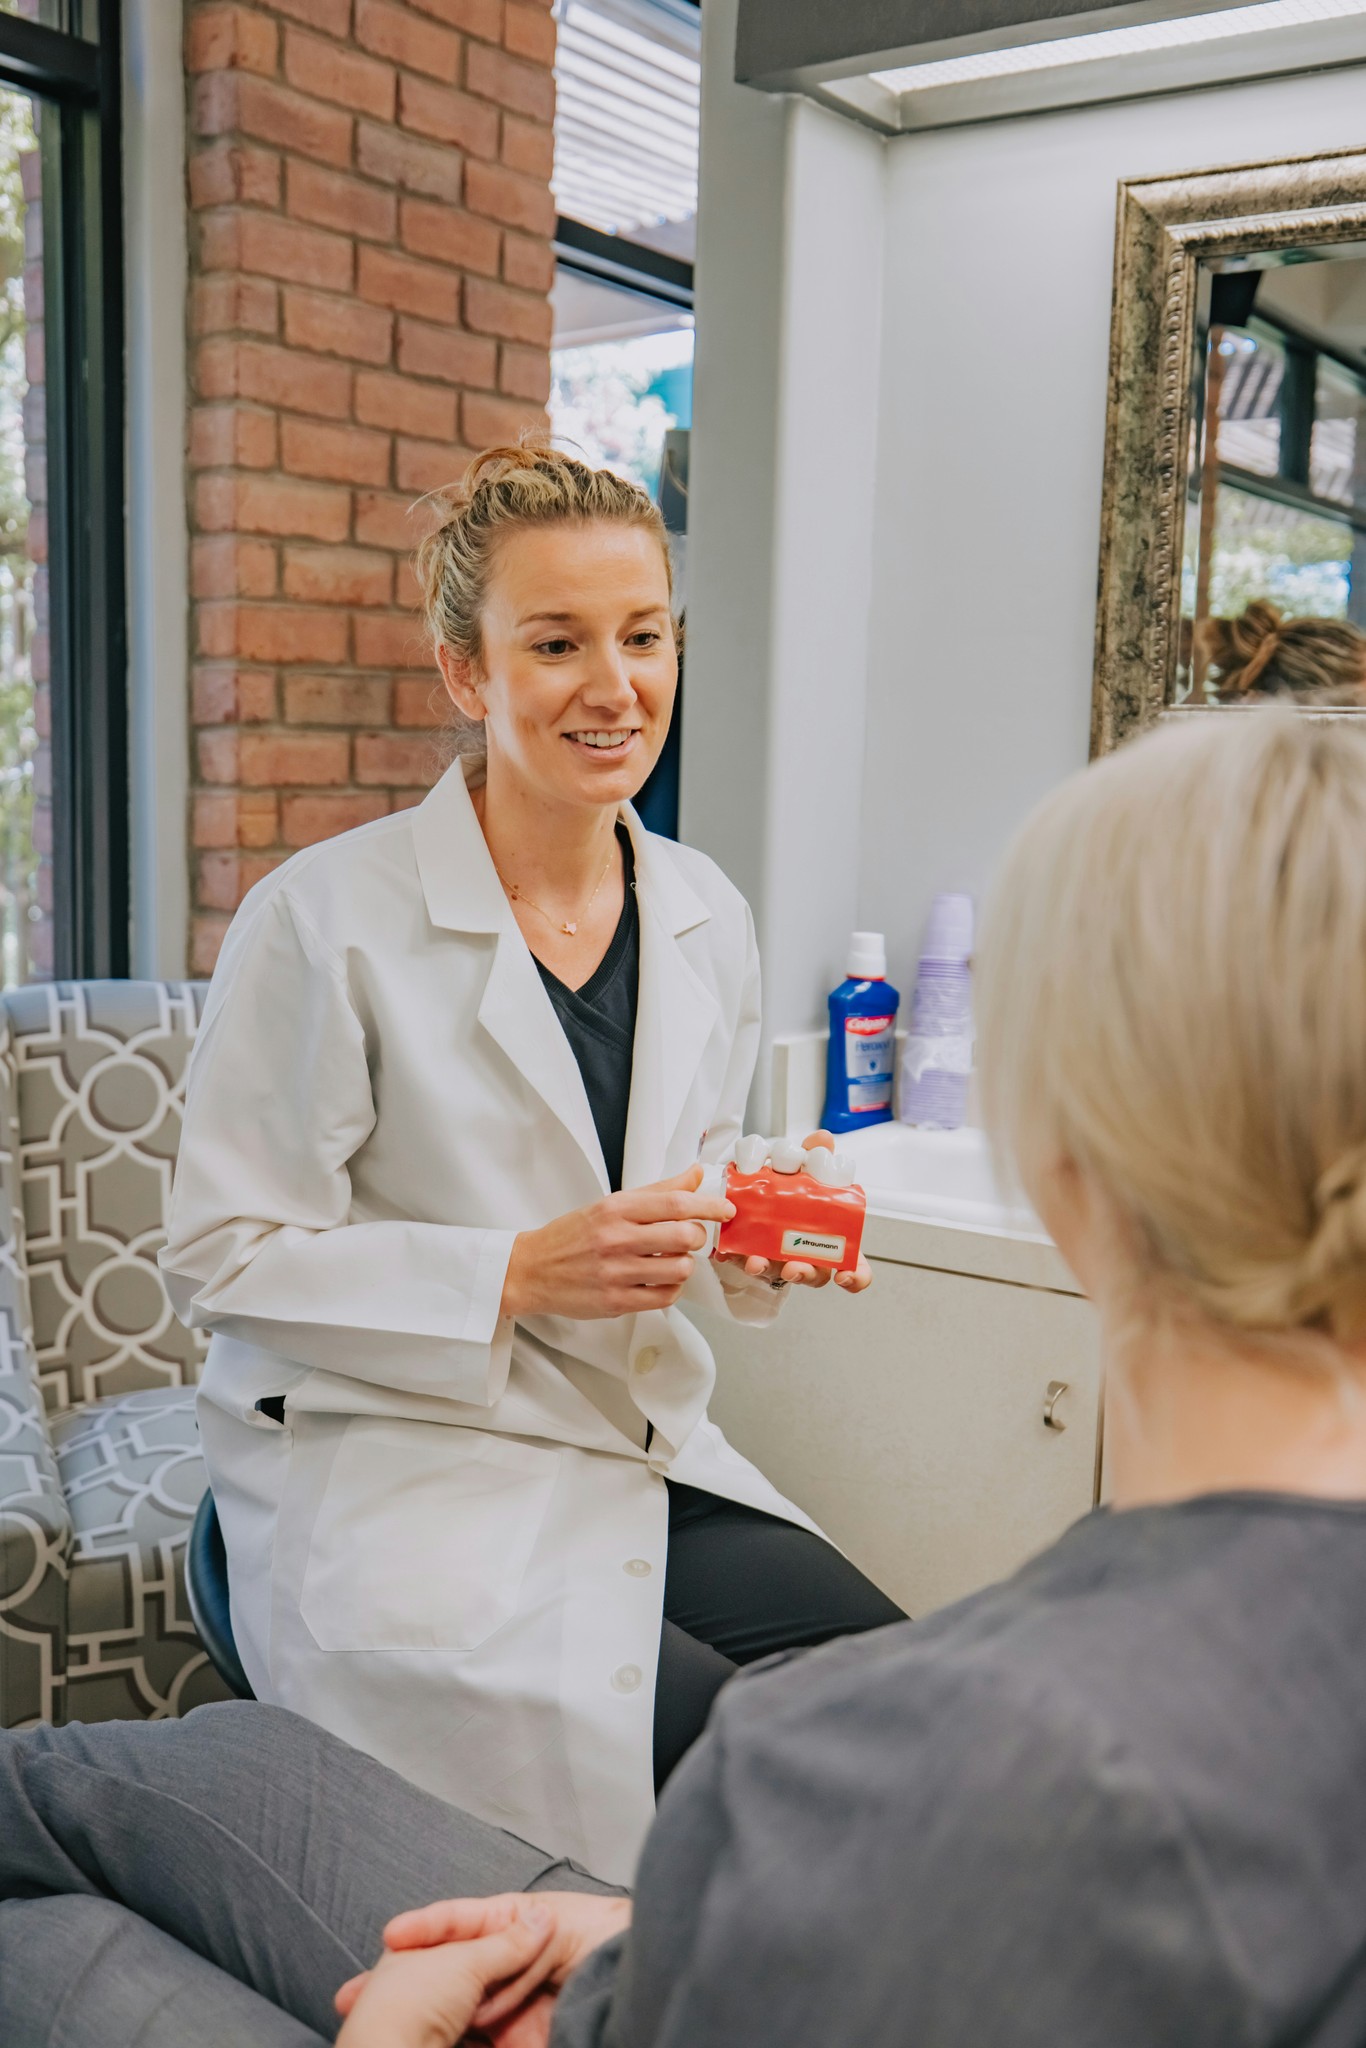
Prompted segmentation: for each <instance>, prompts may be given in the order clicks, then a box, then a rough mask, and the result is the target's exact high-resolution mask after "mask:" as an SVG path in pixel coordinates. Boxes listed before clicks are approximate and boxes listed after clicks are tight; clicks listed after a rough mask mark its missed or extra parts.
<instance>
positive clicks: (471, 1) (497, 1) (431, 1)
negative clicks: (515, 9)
mask: <svg viewBox="0 0 1366 2048" xmlns="http://www.w3.org/2000/svg"><path fill="white" fill-rule="evenodd" d="M413 6H414V7H418V8H421V10H422V12H423V13H424V14H430V15H433V16H434V17H435V18H436V20H437V21H444V22H446V23H448V24H449V26H450V27H451V28H459V29H463V30H464V31H465V33H466V35H471V36H482V37H483V39H484V41H485V42H488V43H496V42H497V41H498V39H499V37H500V36H501V35H502V33H503V0H413Z"/></svg>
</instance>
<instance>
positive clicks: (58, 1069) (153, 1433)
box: [0, 981, 227, 1727]
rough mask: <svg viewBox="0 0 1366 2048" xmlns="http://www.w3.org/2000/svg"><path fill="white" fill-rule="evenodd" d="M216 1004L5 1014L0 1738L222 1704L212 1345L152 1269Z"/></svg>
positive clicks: (152, 985)
mask: <svg viewBox="0 0 1366 2048" xmlns="http://www.w3.org/2000/svg"><path fill="white" fill-rule="evenodd" d="M203 995H204V991H203V988H202V987H201V986H198V985H195V984H191V983H160V982H129V981H122V982H115V981H105V982H58V983H54V984H52V985H50V986H46V987H35V988H26V989H18V990H14V991H11V992H10V993H8V994H6V995H4V996H3V997H0V1725H3V1726H6V1727H23V1726H26V1725H28V1724H29V1723H31V1722H34V1721H42V1720H46V1721H102V1720H113V1719H127V1718H149V1717H156V1718H159V1717H162V1716H165V1715H170V1714H180V1713H185V1712H187V1711H188V1710H189V1708H190V1707H192V1706H197V1705H198V1704H199V1703H200V1702H201V1701H203V1700H209V1699H223V1698H226V1697H227V1693H226V1689H225V1687H224V1686H223V1684H222V1682H221V1680H220V1679H219V1678H218V1677H217V1676H216V1674H215V1673H214V1671H213V1670H212V1668H211V1666H210V1665H209V1663H208V1660H207V1658H206V1656H205V1653H204V1651H203V1648H202V1647H201V1645H200V1643H199V1640H198V1638H197V1636H196V1634H195V1629H194V1624H193V1622H192V1621H191V1619H190V1610H189V1606H188V1604H187V1602H186V1598H185V1584H184V1555H185V1539H186V1536H187V1535H188V1532H189V1528H190V1524H191V1522H192V1520H193V1518H194V1512H195V1509H196V1507H197V1506H198V1504H199V1499H200V1496H201V1494H202V1493H203V1491H204V1484H205V1480H204V1467H203V1464H202V1461H201V1459H200V1455H199V1444H198V1437H197V1433H196V1429H195V1419H194V1381H195V1379H196V1378H197V1376H198V1372H199V1367H200V1364H201V1360H202V1356H203V1346H202V1343H201V1341H200V1340H199V1338H198V1337H196V1336H191V1335H190V1334H189V1333H188V1332H187V1331H185V1330H183V1329H182V1328H181V1326H180V1324H179V1323H178V1322H177V1321H176V1319H175V1317H174V1315H173V1314H172V1313H171V1307H170V1303H169V1301H168V1300H167V1298H166V1293H165V1289H164V1288H163V1286H162V1284H161V1279H160V1276H159V1274H158V1272H157V1265H156V1254H157V1250H158V1248H159V1247H160V1245H161V1243H162V1241H163V1238H164V1236H165V1218H166V1206H167V1200H168V1197H169V1194H170V1187H171V1168H172V1164H173V1162H174V1159H175V1151H176V1144H177V1141H178V1139H179V1136H180V1110H181V1103H182V1100H183V1091H184V1085H185V1065H186V1061H187V1058H188V1056H189V1050H190V1046H191V1043H192V1041H193V1038H194V1034H195V1029H196V1026H197V1024H198V1021H199V1013H200V1010H201V1008H202V1005H203Z"/></svg>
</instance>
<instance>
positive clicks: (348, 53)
mask: <svg viewBox="0 0 1366 2048" xmlns="http://www.w3.org/2000/svg"><path fill="white" fill-rule="evenodd" d="M185 13H186V70H187V72H188V73H189V86H190V93H191V106H190V138H191V139H190V162H189V189H190V207H191V220H190V300H191V303H190V321H191V333H192V363H193V369H192V402H191V417H190V437H189V448H190V454H189V462H190V489H191V493H192V497H191V531H192V535H193V539H192V543H191V545H192V551H193V561H192V580H191V590H192V603H191V610H192V633H193V655H194V661H193V695H194V701H193V711H192V716H193V723H194V728H195V732H194V745H195V759H194V763H193V767H192V777H193V809H194V814H193V832H192V837H193V847H194V853H193V856H192V857H193V860H194V863H195V874H194V905H195V908H194V916H193V931H192V934H191V957H192V962H193V967H194V970H195V971H196V972H201V973H202V972H206V971H207V970H208V969H209V968H211V967H212V965H213V962H214V959H215V958H216V956H217V952H218V947H219V945H220V943H221V940H222V936H223V932H224V930H225V929H226V926H227V923H228V920H229V917H230V915H231V913H232V911H233V910H234V908H235V907H236V905H237V904H238V903H239V902H240V900H241V898H242V896H243V895H244V894H245V892H246V890H247V889H248V888H250V886H251V885H252V883H253V882H255V881H256V880H257V879H258V878H259V877H260V876H261V875H263V874H265V873H268V872H269V870H270V869H271V868H273V867H275V866H276V865H277V864H278V863H279V862H280V861H281V860H283V859H285V858H286V857H287V856H288V855H289V854H290V853H291V852H292V851H294V850H295V849H296V848H298V847H301V846H307V845H310V844H312V843H313V842H314V841H315V840H318V839H325V838H327V837H329V836H330V835H331V834H332V833H334V832H340V831H344V830H346V829H347V828H348V827H350V826H353V825H357V824H361V823H364V822H366V821H367V820H369V819H372V818H377V817H380V816H382V815H383V814H384V813H385V812H387V811H390V810H393V809H397V808H399V807H401V806H403V805H405V804H410V803H413V802H416V801H417V799H418V798H419V797H420V796H421V795H422V793H423V790H424V789H425V788H426V787H427V786H428V785H429V784H430V783H431V781H432V780H433V779H434V777H435V775H436V774H437V773H438V772H439V769H440V766H441V751H440V747H439V744H438V741H437V737H436V735H435V734H434V732H433V727H434V726H436V725H439V724H440V723H442V722H443V720H444V706H445V698H444V693H442V692H441V690H440V686H439V683H438V682H437V679H436V676H435V671H434V668H433V664H432V659H431V655H430V651H429V649H428V647H427V645H426V642H425V638H424V634H423V631H422V628H421V624H420V622H419V620H418V618H417V616H416V613H415V611H414V609H413V606H414V598H415V592H414V586H413V581H412V576H411V571H410V569H409V567H408V563H407V556H408V554H409V552H410V550H411V548H412V546H413V545H414V542H415V541H416V540H417V538H419V536H420V532H421V529H422V522H423V519H424V516H425V515H424V513H423V511H422V510H421V509H420V508H418V509H416V510H415V509H414V500H415V498H418V497H420V495H421V494H422V493H423V492H425V491H428V490H431V489H432V488H433V487H434V486H436V485H439V484H445V483H450V482H452V481H453V480H454V479H455V478H456V477H458V476H459V474H460V472H461V470H462V469H463V467H464V465H465V463H466V462H467V461H468V459H469V455H470V452H471V451H472V450H473V449H477V448H479V447H480V446H483V445H485V444H487V443H488V442H490V441H501V440H507V439H509V438H512V437H515V435H516V434H517V433H518V432H519V431H520V430H521V429H522V428H523V427H526V426H528V425H533V424H543V423H544V420H545V413H544V410H543V408H544V403H545V399H546V397H547V394H548V392H549V388H550V363H549V343H550V304H549V297H548V294H549V290H550V285H551V280H552V275H553V260H552V256H551V249H550V239H551V235H552V233H553V229H554V206H553V202H552V200H551V196H550V170H551V154H552V132H551V123H552V118H553V112H554V78H553V71H552V65H553V59H554V23H553V20H552V18H551V14H550V0H239V4H233V5H226V4H222V0H187V4H186V10H185Z"/></svg>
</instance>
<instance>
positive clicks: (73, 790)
mask: <svg viewBox="0 0 1366 2048" xmlns="http://www.w3.org/2000/svg"><path fill="white" fill-rule="evenodd" d="M82 8H84V9H85V10H86V12H87V13H88V14H89V16H90V17H91V26H92V27H93V28H94V29H95V30H96V32H97V33H96V38H95V39H94V40H88V39H86V38H85V37H84V36H82V35H80V34H79V33H75V32H73V29H70V28H68V29H56V28H47V27H44V26H42V25H41V24H39V23H37V22H32V21H28V20H26V19H24V18H23V17H21V16H16V15H11V14H0V82H3V83H4V84H6V85H10V86H14V87H17V88H18V89H19V90H20V91H23V92H28V93H31V94H33V95H34V96H35V97H36V98H39V99H41V100H42V101H43V102H44V107H43V120H42V122H41V124H40V140H39V148H40V156H41V165H42V179H43V288H44V307H45V312H44V320H45V327H44V340H45V359H46V361H45V374H46V393H45V397H46V405H47V465H48V476H47V491H48V523H49V543H48V570H49V596H50V620H49V633H50V643H51V686H50V687H51V706H52V735H51V761H52V817H53V848H52V865H53V888H54V895H55V903H54V908H53V924H54V931H53V972H54V975H55V977H56V978H57V979H59V980H72V979H86V978H105V977H116V978H122V977H124V976H126V975H127V973H128V967H129V942H130V933H129V918H130V908H131V875H130V833H129V768H128V642H127V570H126V563H125V483H124V417H125V394H124V278H123V144H122V72H121V66H122V49H123V39H122V27H123V24H122V0H71V4H70V6H69V7H68V8H67V9H66V10H64V11H65V12H66V13H68V14H69V15H71V14H74V15H75V16H76V17H77V19H76V20H75V22H74V25H73V27H74V29H77V30H78V29H79V28H80V27H81V25H82V24H81V21H80V19H79V16H80V13H81V10H82Z"/></svg>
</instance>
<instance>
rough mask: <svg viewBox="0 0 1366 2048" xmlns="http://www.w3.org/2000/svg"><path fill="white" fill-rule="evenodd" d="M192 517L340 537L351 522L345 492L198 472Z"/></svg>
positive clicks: (208, 526) (235, 526) (236, 529)
mask: <svg viewBox="0 0 1366 2048" xmlns="http://www.w3.org/2000/svg"><path fill="white" fill-rule="evenodd" d="M195 518H196V523H197V524H198V525H199V527H200V529H201V530H202V531H203V532H206V533H276V534H282V535H288V536H290V537H292V538H296V539H301V540H324V541H340V540H345V538H346V534H347V529H348V527H349V526H350V524H351V494H350V492H349V491H339V490H334V489H333V488H332V487H331V486H330V485H327V484H306V483H294V482H293V481H290V480H287V479H283V478H280V477H253V476H202V477H200V478H199V480H198V482H197V483H196V485H195ZM332 658H333V659H335V656H334V657H332Z"/></svg>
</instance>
